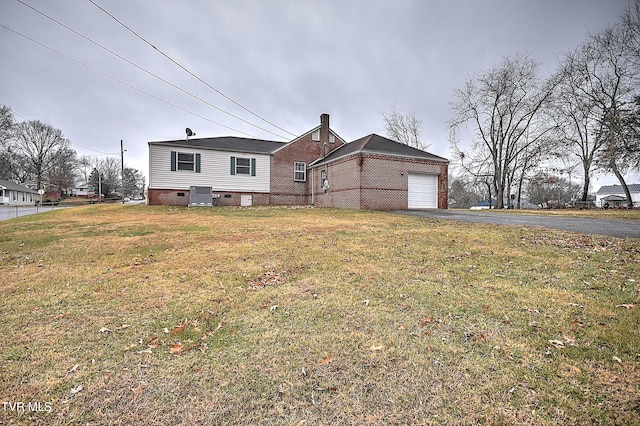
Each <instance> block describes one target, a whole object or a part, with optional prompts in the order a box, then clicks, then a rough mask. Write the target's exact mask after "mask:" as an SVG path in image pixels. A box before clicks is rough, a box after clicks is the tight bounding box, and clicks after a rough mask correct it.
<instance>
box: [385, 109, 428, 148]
mask: <svg viewBox="0 0 640 426" xmlns="http://www.w3.org/2000/svg"><path fill="white" fill-rule="evenodd" d="M382 117H383V119H384V123H385V129H386V131H387V136H389V137H390V138H391V139H393V140H395V141H397V142H400V143H403V144H405V145H409V146H411V147H414V148H418V149H421V150H425V149H427V148H429V144H427V143H425V142H423V141H422V139H421V128H422V121H420V120H419V119H418V118H417V117H416V115H415V113H413V112H412V113H409V114H406V115H404V114H402V113H401V112H399V111H398V109H397V108H396V105H395V104H393V105H392V106H391V111H389V112H388V113H385V112H383V113H382Z"/></svg>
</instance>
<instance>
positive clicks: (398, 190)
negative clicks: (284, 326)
mask: <svg viewBox="0 0 640 426" xmlns="http://www.w3.org/2000/svg"><path fill="white" fill-rule="evenodd" d="M323 169H324V167H318V168H316V169H315V171H314V173H315V183H314V191H315V197H314V201H315V205H316V206H319V207H340V208H353V209H367V210H401V209H406V208H407V207H408V187H409V172H411V173H425V174H436V175H438V208H443V209H446V208H447V191H448V189H447V184H448V182H447V164H446V163H440V162H436V161H429V160H421V159H407V158H402V157H396V156H391V155H379V154H369V153H361V154H360V153H359V154H356V155H353V156H350V157H348V158H346V159H342V160H339V161H336V162H332V163H330V164H329V165H328V167H327V175H328V178H329V186H330V188H329V191H327V192H326V193H325V192H324V190H323V189H322V186H321V185H322V184H321V182H320V180H321V179H320V175H321V171H322V170H323Z"/></svg>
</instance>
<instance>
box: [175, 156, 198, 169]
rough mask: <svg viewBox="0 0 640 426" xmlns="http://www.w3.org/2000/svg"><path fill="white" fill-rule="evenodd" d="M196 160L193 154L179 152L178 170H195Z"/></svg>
mask: <svg viewBox="0 0 640 426" xmlns="http://www.w3.org/2000/svg"><path fill="white" fill-rule="evenodd" d="M193 166H194V161H193V154H185V153H183V152H179V153H178V170H191V171H193Z"/></svg>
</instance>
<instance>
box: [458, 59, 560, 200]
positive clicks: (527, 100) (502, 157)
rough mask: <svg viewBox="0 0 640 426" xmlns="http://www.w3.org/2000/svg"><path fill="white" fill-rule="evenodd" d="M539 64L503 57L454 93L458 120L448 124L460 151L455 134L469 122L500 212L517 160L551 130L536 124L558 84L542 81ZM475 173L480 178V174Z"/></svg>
mask: <svg viewBox="0 0 640 426" xmlns="http://www.w3.org/2000/svg"><path fill="white" fill-rule="evenodd" d="M537 70H538V65H537V64H536V63H535V62H534V61H533V60H532V59H531V58H529V57H528V56H521V55H516V56H514V57H509V58H505V59H504V60H503V62H502V63H501V64H499V65H498V66H497V67H495V68H493V69H491V70H488V71H485V72H484V73H482V74H480V75H478V76H474V77H471V78H469V79H468V80H467V81H466V83H465V85H464V87H462V88H461V89H458V90H456V91H455V98H456V100H455V101H454V102H453V104H452V109H453V111H454V114H455V118H454V119H453V120H452V121H451V123H450V130H451V142H452V144H453V145H454V149H455V150H456V151H458V152H462V151H463V150H462V149H461V147H460V146H459V144H460V141H459V140H458V136H457V133H458V131H459V130H460V129H461V128H463V127H464V126H465V125H467V124H470V125H471V127H472V129H473V131H474V133H475V138H474V141H473V142H472V146H471V151H474V152H475V154H474V157H476V158H479V159H481V160H483V161H480V162H477V164H479V165H480V164H481V165H482V166H483V167H487V166H488V168H489V169H488V170H487V173H489V174H490V175H491V177H492V181H491V185H492V186H493V189H494V192H495V195H496V208H503V207H504V198H505V196H506V195H508V194H509V187H510V185H511V179H512V178H513V176H514V174H513V173H514V170H515V169H516V168H517V167H518V158H519V157H520V156H522V155H523V154H524V153H525V151H527V150H528V149H529V147H531V146H532V145H533V144H538V143H540V142H541V141H542V140H543V138H544V136H545V135H546V134H547V133H548V132H550V131H551V129H552V127H550V126H544V122H543V121H542V120H538V118H539V116H540V115H541V112H542V110H543V107H544V106H545V105H546V104H547V102H548V101H549V99H550V97H551V95H552V93H553V88H554V86H555V82H554V81H553V80H550V81H548V82H543V81H541V80H540V79H539V78H538V75H537ZM476 175H479V174H478V173H476Z"/></svg>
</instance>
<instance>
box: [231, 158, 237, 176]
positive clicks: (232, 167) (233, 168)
mask: <svg viewBox="0 0 640 426" xmlns="http://www.w3.org/2000/svg"><path fill="white" fill-rule="evenodd" d="M231 174H232V175H235V174H236V157H231Z"/></svg>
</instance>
